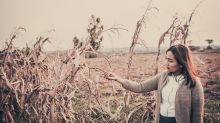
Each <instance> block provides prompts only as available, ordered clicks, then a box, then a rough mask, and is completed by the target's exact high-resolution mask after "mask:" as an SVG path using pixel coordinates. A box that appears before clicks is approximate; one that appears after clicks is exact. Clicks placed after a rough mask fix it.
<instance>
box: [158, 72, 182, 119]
mask: <svg viewBox="0 0 220 123" xmlns="http://www.w3.org/2000/svg"><path fill="white" fill-rule="evenodd" d="M183 81H184V76H183V75H178V76H174V75H171V76H169V81H168V82H167V84H166V85H165V86H164V87H163V88H162V90H161V91H162V103H161V105H160V114H161V115H163V116H166V117H175V97H176V92H177V90H178V88H179V86H180V84H181V83H182V82H183Z"/></svg>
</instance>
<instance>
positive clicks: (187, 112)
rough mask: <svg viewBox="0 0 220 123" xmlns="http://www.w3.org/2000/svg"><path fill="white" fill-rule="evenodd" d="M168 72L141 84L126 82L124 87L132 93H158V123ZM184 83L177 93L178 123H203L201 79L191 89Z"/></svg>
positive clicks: (197, 79)
mask: <svg viewBox="0 0 220 123" xmlns="http://www.w3.org/2000/svg"><path fill="white" fill-rule="evenodd" d="M168 79H169V77H168V72H167V71H165V72H162V73H160V74H158V75H156V76H154V77H153V78H151V79H148V80H146V81H143V82H141V83H137V82H131V81H128V80H126V81H124V82H122V86H123V87H124V88H125V89H128V90H130V91H132V92H136V93H143V92H149V91H154V90H156V91H157V106H156V123H159V112H160V104H161V90H162V88H163V87H164V86H165V85H166V83H167V82H168V81H169V80H168ZM185 83H186V81H185V82H183V83H182V84H181V85H180V87H179V88H178V90H177V92H176V99H175V115H176V121H177V123H203V114H204V93H203V87H202V84H201V82H200V79H199V78H196V86H195V87H194V88H189V87H187V86H186V85H185Z"/></svg>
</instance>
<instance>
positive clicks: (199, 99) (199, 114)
mask: <svg viewBox="0 0 220 123" xmlns="http://www.w3.org/2000/svg"><path fill="white" fill-rule="evenodd" d="M203 115H204V91H203V87H202V84H201V81H200V79H199V78H197V79H196V86H195V87H194V88H192V112H191V120H192V121H191V123H203Z"/></svg>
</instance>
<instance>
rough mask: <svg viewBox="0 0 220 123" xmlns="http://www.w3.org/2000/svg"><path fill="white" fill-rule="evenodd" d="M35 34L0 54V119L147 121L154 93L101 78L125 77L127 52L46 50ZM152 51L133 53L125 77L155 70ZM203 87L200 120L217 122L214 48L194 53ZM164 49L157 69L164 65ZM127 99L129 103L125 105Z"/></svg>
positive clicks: (218, 66) (94, 122)
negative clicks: (108, 74)
mask: <svg viewBox="0 0 220 123" xmlns="http://www.w3.org/2000/svg"><path fill="white" fill-rule="evenodd" d="M47 40H48V39H47V38H42V37H41V38H39V40H38V41H37V42H36V44H35V45H34V47H33V48H32V49H31V48H28V47H26V48H23V49H16V48H14V47H13V45H12V42H9V44H8V45H7V47H6V48H5V49H4V50H2V51H1V55H0V67H1V68H0V74H1V76H0V77H1V78H0V88H1V89H0V120H1V122H2V123H9V122H18V123H20V122H22V123H26V122H33V123H35V122H36V123H48V122H50V123H60V122H63V123H65V122H77V123H78V122H81V123H85V122H86V123H90V122H91V123H97V122H100V123H101V122H112V123H119V122H132V123H134V122H138V123H139V122H150V121H152V120H153V119H154V108H155V105H156V104H155V101H154V100H155V99H154V94H153V93H146V94H144V95H143V94H136V93H130V94H129V97H130V100H129V103H128V102H126V99H127V97H126V96H128V95H126V94H125V93H126V91H125V90H124V89H123V88H122V87H121V86H120V85H118V84H117V83H116V82H113V81H109V80H106V79H104V77H103V76H104V73H105V72H108V71H112V72H115V73H117V74H119V75H120V76H123V77H126V74H127V69H128V68H127V67H128V65H127V63H128V56H129V55H128V54H121V55H120V54H111V55H108V56H105V55H101V56H100V57H98V58H85V56H86V55H85V54H86V53H88V52H90V51H91V49H90V47H88V45H85V46H82V47H81V48H79V49H72V50H69V51H68V52H67V53H63V54H61V53H59V52H56V53H53V54H47V53H45V52H42V49H41V46H42V45H43V43H44V42H46V41H47ZM156 57H157V55H156V54H134V56H133V62H132V65H131V67H130V78H131V79H132V80H134V81H137V82H140V81H142V80H144V79H146V78H148V77H150V76H152V75H153V74H154V71H155V61H156ZM193 58H194V61H195V64H196V66H197V68H198V72H199V77H201V79H202V82H203V86H204V87H205V93H206V98H205V99H206V100H205V104H206V105H205V119H206V120H205V121H206V122H219V118H220V116H219V112H220V111H219V108H220V106H219V99H220V97H219V79H220V71H219V69H220V63H219V62H218V61H219V60H220V55H219V53H205V52H204V53H194V54H193ZM163 60H164V54H162V55H161V56H160V60H159V72H160V71H163V70H165V65H164V64H165V63H164V61H163ZM126 103H128V105H126Z"/></svg>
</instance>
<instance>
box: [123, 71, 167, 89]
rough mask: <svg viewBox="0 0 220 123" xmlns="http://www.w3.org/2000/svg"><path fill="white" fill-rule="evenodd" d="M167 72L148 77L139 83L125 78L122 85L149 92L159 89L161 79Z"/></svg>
mask: <svg viewBox="0 0 220 123" xmlns="http://www.w3.org/2000/svg"><path fill="white" fill-rule="evenodd" d="M164 74H165V72H162V73H160V74H157V75H155V76H154V77H152V78H150V79H147V80H145V81H143V82H140V83H137V82H133V81H130V80H124V81H123V82H122V86H123V87H124V88H125V89H127V90H129V91H132V92H136V93H142V92H149V91H154V90H156V89H157V86H158V82H159V79H160V77H161V76H162V75H164Z"/></svg>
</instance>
